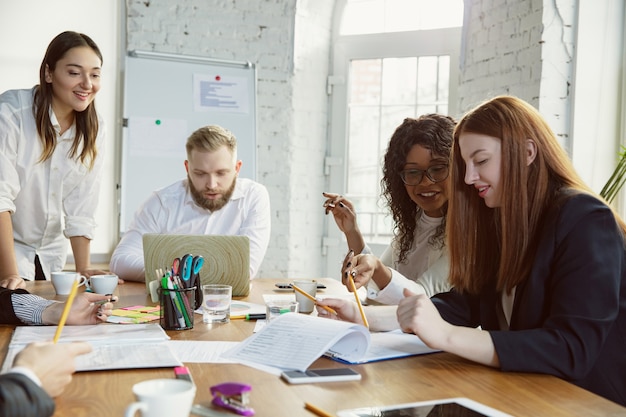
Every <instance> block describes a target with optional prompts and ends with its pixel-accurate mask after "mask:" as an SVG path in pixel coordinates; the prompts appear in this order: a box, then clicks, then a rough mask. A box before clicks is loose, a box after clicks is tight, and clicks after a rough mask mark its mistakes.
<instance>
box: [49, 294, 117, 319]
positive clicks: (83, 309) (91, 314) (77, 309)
mask: <svg viewBox="0 0 626 417" xmlns="http://www.w3.org/2000/svg"><path fill="white" fill-rule="evenodd" d="M75 297H76V298H74V302H73V303H72V305H71V306H70V308H69V310H68V314H67V317H66V320H67V323H66V324H69V325H84V324H98V323H100V322H105V321H106V320H107V318H108V317H109V316H110V315H111V314H112V313H113V304H112V303H114V302H116V301H117V297H116V296H113V295H102V294H94V293H88V292H83V293H78V294H76V296H75ZM68 301H69V297H68V300H67V301H66V302H65V303H60V302H55V303H52V304H50V305H49V306H48V307H46V309H45V310H44V311H43V313H42V315H41V318H42V322H43V323H44V324H59V322H60V320H61V316H62V314H63V310H64V308H65V306H66V305H67V303H68Z"/></svg>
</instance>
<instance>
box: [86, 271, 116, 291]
mask: <svg viewBox="0 0 626 417" xmlns="http://www.w3.org/2000/svg"><path fill="white" fill-rule="evenodd" d="M117 282H118V277H117V275H115V274H107V275H92V276H91V277H89V284H90V285H91V289H92V291H93V292H95V293H96V294H113V291H115V289H116V288H117Z"/></svg>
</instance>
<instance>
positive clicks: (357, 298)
mask: <svg viewBox="0 0 626 417" xmlns="http://www.w3.org/2000/svg"><path fill="white" fill-rule="evenodd" d="M348 282H350V288H352V292H353V293H354V298H355V299H356V305H357V306H359V313H361V318H362V319H363V325H364V326H365V327H367V328H368V329H369V328H370V325H369V323H368V322H367V317H365V312H364V311H363V306H362V305H361V300H360V299H359V294H358V293H357V292H356V285H354V280H353V279H352V274H351V273H349V274H348Z"/></svg>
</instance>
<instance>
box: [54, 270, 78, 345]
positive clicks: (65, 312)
mask: <svg viewBox="0 0 626 417" xmlns="http://www.w3.org/2000/svg"><path fill="white" fill-rule="evenodd" d="M77 290H78V281H74V283H73V284H72V290H71V291H70V295H69V296H68V297H67V301H66V302H65V307H64V308H63V313H62V314H61V320H59V325H58V326H57V331H56V332H55V333H54V339H52V342H53V343H56V342H58V341H59V337H60V336H61V330H63V326H65V321H66V320H67V316H68V315H69V314H70V309H71V308H72V302H74V297H76V291H77Z"/></svg>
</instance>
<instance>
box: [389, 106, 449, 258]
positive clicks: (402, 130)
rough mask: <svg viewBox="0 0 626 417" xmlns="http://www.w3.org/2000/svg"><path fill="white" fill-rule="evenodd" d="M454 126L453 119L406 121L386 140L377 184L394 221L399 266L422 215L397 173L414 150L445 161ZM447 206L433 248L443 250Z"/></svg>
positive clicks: (428, 116)
mask: <svg viewBox="0 0 626 417" xmlns="http://www.w3.org/2000/svg"><path fill="white" fill-rule="evenodd" d="M454 126H455V121H454V119H452V118H451V117H449V116H443V115H440V114H425V115H423V116H420V117H419V118H417V119H413V118H409V117H407V118H406V119H404V121H403V122H402V124H401V125H400V126H398V127H397V128H396V130H395V132H394V133H393V135H392V136H391V139H390V140H389V147H388V148H387V153H386V154H385V160H384V164H383V178H382V179H381V181H380V182H381V188H382V196H383V197H384V198H385V199H386V200H387V205H388V206H389V209H390V210H391V215H392V217H393V221H394V235H395V236H396V240H397V242H398V244H399V248H398V250H399V256H398V262H404V261H405V260H406V256H407V253H408V251H409V249H411V246H412V244H413V240H414V237H415V228H416V227H417V219H418V216H419V215H421V212H422V209H421V208H420V207H419V206H418V205H417V204H415V203H414V202H413V200H411V198H410V197H409V195H408V193H407V191H406V187H405V185H404V182H402V178H401V177H400V171H402V169H404V165H405V164H406V156H407V154H408V153H409V151H410V150H411V148H413V146H415V145H421V146H423V147H424V148H426V149H429V150H430V151H431V153H432V154H433V155H437V156H441V157H445V158H446V159H448V158H449V156H450V149H451V147H452V134H453V131H454ZM447 206H448V204H447V203H446V204H445V206H444V207H443V211H444V212H443V222H442V223H441V225H439V226H438V227H437V230H436V231H435V234H434V235H433V236H431V237H430V239H429V243H430V244H431V245H432V246H433V247H439V248H441V247H443V246H445V229H446V211H447Z"/></svg>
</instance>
